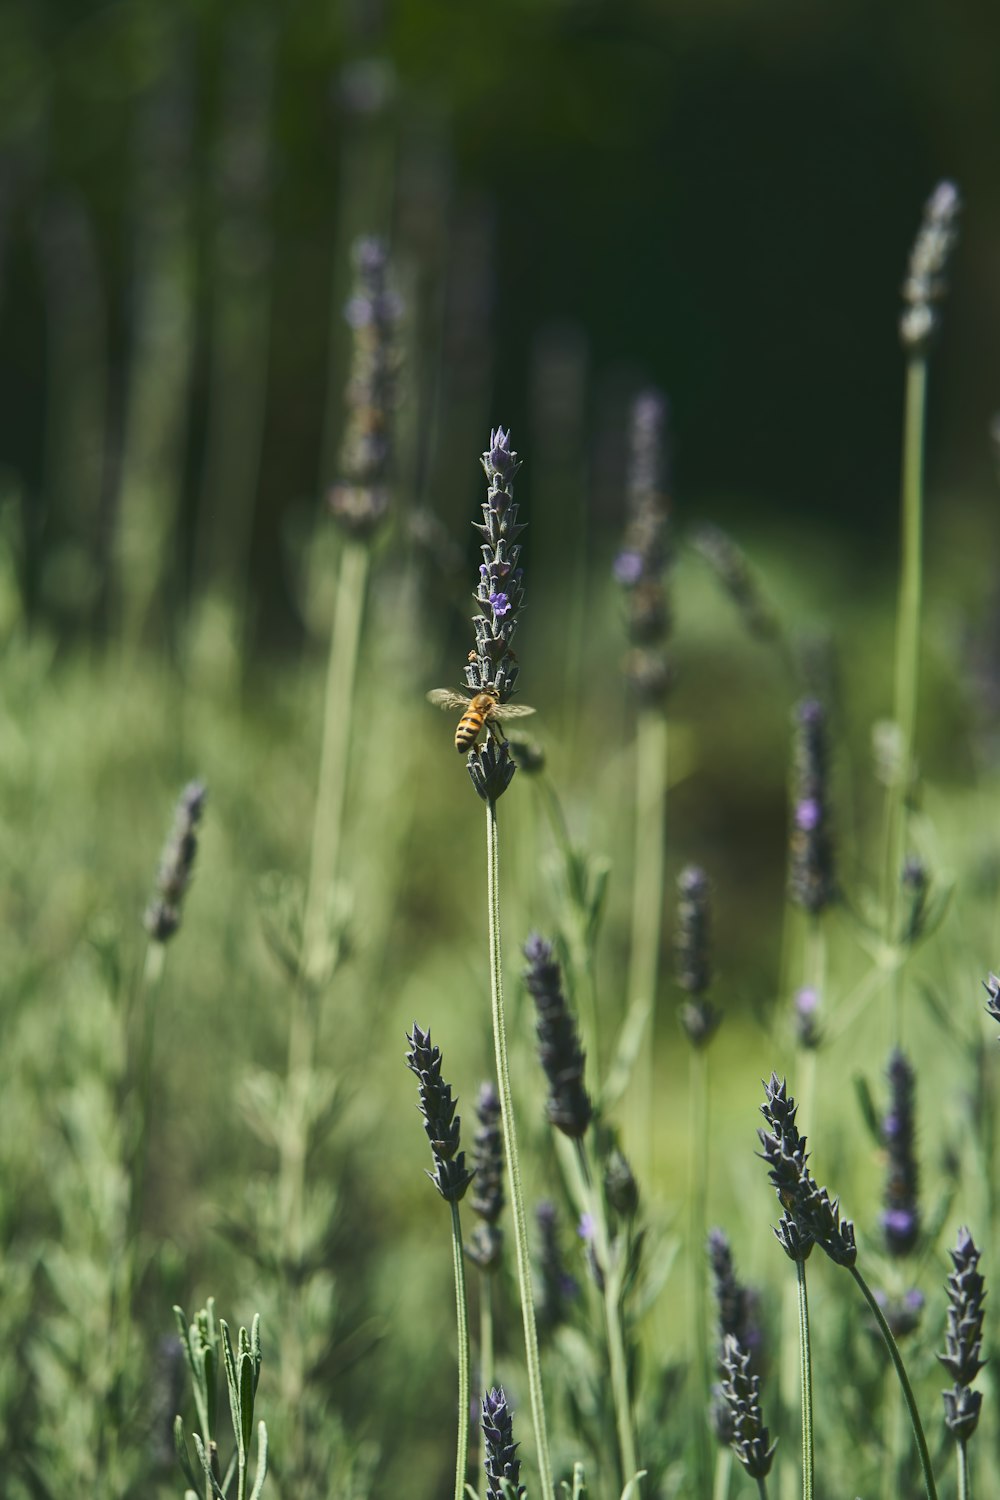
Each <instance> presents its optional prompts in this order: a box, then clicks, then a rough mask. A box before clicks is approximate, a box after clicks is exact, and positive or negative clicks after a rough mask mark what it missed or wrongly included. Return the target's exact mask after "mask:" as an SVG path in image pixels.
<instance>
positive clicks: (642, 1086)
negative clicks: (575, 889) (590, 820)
mask: <svg viewBox="0 0 1000 1500" xmlns="http://www.w3.org/2000/svg"><path fill="white" fill-rule="evenodd" d="M635 756H636V768H635V858H634V875H633V880H632V933H631V942H630V944H629V967H628V987H627V1005H628V1012H627V1013H628V1014H633V1013H634V1010H635V1008H636V1007H637V1006H638V1005H639V1004H640V1003H641V1002H643V1001H645V1002H646V1003H647V1004H648V1005H649V1036H648V1038H647V1045H646V1046H645V1047H643V1048H642V1050H641V1051H640V1053H639V1056H638V1058H637V1059H636V1065H635V1071H634V1074H633V1077H632V1080H631V1083H630V1086H629V1092H628V1099H629V1103H630V1105H631V1108H630V1111H629V1116H630V1118H629V1125H630V1126H631V1130H630V1132H629V1133H630V1136H631V1141H630V1146H629V1152H630V1155H632V1157H633V1158H634V1160H635V1162H636V1170H637V1176H638V1177H639V1180H640V1181H643V1180H645V1181H647V1182H648V1181H649V1180H650V1176H651V1170H650V1169H651V1166H652V1144H651V1143H652V1136H653V1121H652V1115H653V1063H654V1043H655V1037H656V991H657V978H658V973H659V961H660V926H661V922H662V919H663V903H664V890H663V870H664V827H665V823H666V815H667V718H666V714H664V713H663V712H661V711H660V710H659V709H653V708H650V709H642V710H640V712H639V716H638V719H637V722H636V738H635Z"/></svg>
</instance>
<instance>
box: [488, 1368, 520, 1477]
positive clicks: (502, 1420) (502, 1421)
mask: <svg viewBox="0 0 1000 1500" xmlns="http://www.w3.org/2000/svg"><path fill="white" fill-rule="evenodd" d="M483 1437H484V1438H485V1442H486V1462H485V1468H486V1480H487V1484H486V1500H508V1491H507V1490H506V1489H505V1487H504V1480H506V1481H507V1483H508V1484H509V1485H510V1487H511V1491H512V1492H513V1493H514V1495H516V1496H518V1497H520V1496H521V1495H523V1494H524V1493H525V1490H524V1485H523V1484H518V1480H519V1479H520V1477H521V1460H520V1459H519V1458H518V1456H517V1449H518V1446H519V1445H518V1444H517V1443H515V1442H514V1422H513V1418H512V1417H511V1413H510V1408H509V1407H508V1405H507V1397H506V1396H505V1395H504V1392H503V1387H502V1386H497V1387H496V1389H495V1390H492V1391H487V1393H486V1395H485V1397H484V1398H483Z"/></svg>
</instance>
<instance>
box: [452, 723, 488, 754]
mask: <svg viewBox="0 0 1000 1500" xmlns="http://www.w3.org/2000/svg"><path fill="white" fill-rule="evenodd" d="M482 727H483V716H482V714H479V713H471V712H470V713H466V714H463V715H462V717H461V718H460V719H459V721H458V728H457V729H456V730H455V749H456V750H457V751H458V752H459V754H460V755H464V754H465V752H466V750H471V749H472V746H473V745H474V744H475V743H476V740H477V739H478V738H479V733H480V730H481V729H482Z"/></svg>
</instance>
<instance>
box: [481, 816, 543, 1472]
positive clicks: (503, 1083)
mask: <svg viewBox="0 0 1000 1500" xmlns="http://www.w3.org/2000/svg"><path fill="white" fill-rule="evenodd" d="M486 880H487V896H488V902H489V929H490V996H491V1001H492V1010H493V1044H494V1049H495V1051H496V1065H497V1089H498V1092H499V1094H500V1114H501V1119H502V1121H503V1133H504V1142H505V1144H506V1147H507V1178H508V1182H509V1184H510V1206H511V1215H512V1217H513V1220H514V1249H515V1252H516V1256H517V1277H518V1282H519V1285H520V1292H521V1315H522V1318H523V1320H524V1357H525V1363H526V1365H527V1370H528V1394H529V1398H530V1401H531V1419H532V1423H533V1425H534V1429H535V1447H536V1450H537V1455H538V1478H539V1489H540V1491H541V1500H555V1489H554V1487H553V1483H552V1462H551V1459H550V1458H549V1439H548V1431H547V1429H546V1425H545V1399H544V1396H543V1394H542V1368H541V1360H540V1358H539V1354H538V1332H537V1329H536V1327H535V1300H534V1294H533V1292H532V1287H531V1261H530V1258H529V1254H528V1227H527V1222H526V1220H525V1215H524V1195H523V1193H522V1191H521V1162H520V1158H519V1156H518V1151H517V1133H516V1130H515V1126H514V1105H513V1100H512V1098H511V1092H510V1069H509V1067H508V1064H507V1034H506V1027H505V1024H504V1009H503V972H502V968H501V963H500V881H499V850H498V842H497V809H496V802H495V801H494V800H493V799H492V798H487V801H486Z"/></svg>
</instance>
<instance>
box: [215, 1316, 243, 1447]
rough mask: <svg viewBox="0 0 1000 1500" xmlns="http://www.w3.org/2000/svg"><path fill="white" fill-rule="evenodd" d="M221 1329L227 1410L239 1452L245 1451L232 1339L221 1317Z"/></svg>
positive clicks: (238, 1382)
mask: <svg viewBox="0 0 1000 1500" xmlns="http://www.w3.org/2000/svg"><path fill="white" fill-rule="evenodd" d="M220 1327H221V1329H222V1358H223V1361H224V1362H225V1367H226V1387H227V1389H228V1391H229V1411H230V1414H231V1416H232V1421H233V1435H234V1437H235V1438H236V1442H237V1444H238V1445H239V1451H240V1453H246V1445H245V1444H244V1441H243V1419H242V1414H241V1411H240V1381H239V1376H238V1375H237V1373H236V1355H235V1354H234V1352H233V1341H232V1339H231V1338H230V1336H229V1324H228V1323H227V1322H226V1320H225V1318H223V1319H221V1321H220Z"/></svg>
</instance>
